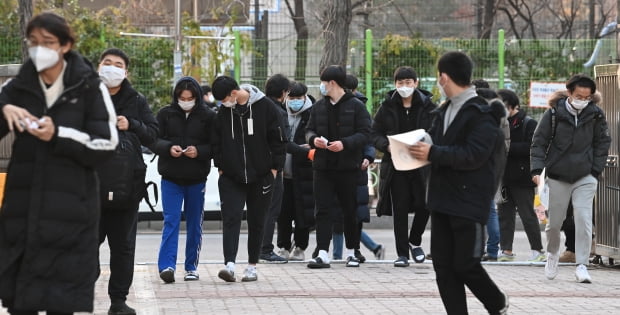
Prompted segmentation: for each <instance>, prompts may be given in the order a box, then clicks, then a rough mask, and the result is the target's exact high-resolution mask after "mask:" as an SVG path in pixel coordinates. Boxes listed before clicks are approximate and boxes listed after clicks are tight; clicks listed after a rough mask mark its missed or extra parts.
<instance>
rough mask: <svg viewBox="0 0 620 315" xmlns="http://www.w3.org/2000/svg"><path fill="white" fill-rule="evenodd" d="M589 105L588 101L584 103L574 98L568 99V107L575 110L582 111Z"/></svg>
mask: <svg viewBox="0 0 620 315" xmlns="http://www.w3.org/2000/svg"><path fill="white" fill-rule="evenodd" d="M589 103H590V101H585V100H576V99H574V98H572V97H571V98H570V105H571V106H572V107H573V108H575V109H576V110H582V109H584V108H585V107H586V106H588V104H589Z"/></svg>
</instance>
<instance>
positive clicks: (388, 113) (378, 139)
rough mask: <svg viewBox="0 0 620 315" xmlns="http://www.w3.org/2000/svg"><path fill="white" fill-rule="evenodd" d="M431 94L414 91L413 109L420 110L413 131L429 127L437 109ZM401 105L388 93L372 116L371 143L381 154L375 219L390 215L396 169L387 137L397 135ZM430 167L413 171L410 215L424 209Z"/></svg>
mask: <svg viewBox="0 0 620 315" xmlns="http://www.w3.org/2000/svg"><path fill="white" fill-rule="evenodd" d="M431 98H432V94H430V93H429V92H428V91H425V90H420V89H416V92H415V93H414V97H413V100H412V107H413V106H417V107H419V110H418V115H417V120H416V129H424V130H426V131H428V130H429V128H430V127H431V123H432V119H433V115H431V112H432V111H433V110H435V109H436V108H437V105H435V103H433V101H432V99H431ZM402 106H403V101H402V97H401V96H400V94H398V92H396V90H392V91H390V92H389V93H388V94H387V97H386V98H385V100H384V101H383V103H381V107H379V110H378V111H377V114H376V115H375V119H374V122H373V125H372V129H371V131H370V134H371V143H372V144H373V145H374V146H375V148H376V149H377V150H379V151H381V152H383V158H382V159H381V166H380V171H379V174H380V178H379V201H378V202H377V216H382V215H392V213H393V205H392V198H391V195H392V192H391V189H390V186H391V182H392V176H393V175H394V172H396V169H395V168H394V163H393V162H392V154H391V153H390V152H388V150H387V148H388V145H389V144H390V143H389V141H388V138H387V136H391V135H395V134H399V133H400V119H399V115H400V114H399V113H400V110H399V107H402ZM429 170H430V169H429V167H428V166H426V167H422V168H420V169H418V170H414V172H415V173H416V176H415V179H416V182H415V183H413V185H414V191H416V192H418V194H417V195H416V196H415V197H414V201H415V203H416V204H415V205H412V206H411V207H410V208H409V212H415V209H419V208H420V207H425V202H424V199H425V196H424V193H425V181H426V177H427V176H428V173H429Z"/></svg>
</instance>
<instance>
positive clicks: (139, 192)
mask: <svg viewBox="0 0 620 315" xmlns="http://www.w3.org/2000/svg"><path fill="white" fill-rule="evenodd" d="M128 68H129V57H128V56H127V54H125V52H123V51H122V50H120V49H118V48H110V49H107V50H105V51H104V52H103V53H102V54H101V56H100V57H99V67H98V71H99V76H100V77H101V81H103V83H104V84H105V85H106V87H107V88H108V91H109V92H110V97H111V98H112V102H113V103H114V109H115V110H116V114H117V116H116V128H117V129H118V133H119V140H120V143H121V144H122V145H119V147H118V148H117V150H118V151H119V152H117V153H116V154H117V156H118V158H117V157H115V158H112V159H110V161H108V162H106V163H105V164H101V165H99V166H98V167H97V172H98V174H99V179H100V190H101V202H102V204H101V223H100V225H99V242H100V244H101V243H103V241H105V239H106V238H107V239H108V246H109V247H110V281H109V283H108V295H109V296H110V300H111V302H112V303H111V306H110V309H109V310H108V314H110V315H113V314H116V315H120V314H135V313H136V311H135V310H134V309H133V308H131V307H129V306H127V304H126V303H125V301H126V299H127V294H129V287H131V283H132V280H133V271H134V256H135V251H136V230H137V225H138V208H139V205H140V200H141V199H142V197H143V195H144V189H145V187H144V179H145V176H146V164H144V160H143V158H142V145H144V146H149V145H151V144H152V143H153V142H154V141H155V140H156V139H157V132H158V127H157V120H155V116H153V113H152V112H151V109H150V108H149V104H148V103H147V101H146V98H145V97H144V95H142V94H140V93H138V92H137V91H136V90H135V89H134V88H133V87H132V86H131V83H129V80H127V78H126V74H127V69H128ZM125 152H127V155H130V156H129V157H126V156H127V155H126V154H125ZM127 158H130V160H129V161H127V160H126V159H127ZM128 167H129V168H128ZM124 170H128V171H127V172H125V171H124ZM125 177H128V178H125ZM118 183H121V184H118ZM125 183H129V184H128V185H125ZM116 189H119V190H126V191H128V194H127V195H126V196H127V198H124V196H125V195H123V194H120V193H118V191H117V190H116ZM115 192H116V194H115Z"/></svg>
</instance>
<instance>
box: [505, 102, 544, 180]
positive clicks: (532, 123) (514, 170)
mask: <svg viewBox="0 0 620 315" xmlns="http://www.w3.org/2000/svg"><path fill="white" fill-rule="evenodd" d="M526 117H528V116H527V114H526V113H525V112H524V111H518V112H517V113H516V114H515V115H513V116H512V117H509V118H508V123H509V125H510V150H508V160H507V161H506V171H505V172H504V185H506V186H510V187H534V182H532V176H531V175H530V147H531V146H532V137H533V136H534V130H535V129H536V125H537V124H538V123H537V122H536V120H534V119H531V118H528V119H526Z"/></svg>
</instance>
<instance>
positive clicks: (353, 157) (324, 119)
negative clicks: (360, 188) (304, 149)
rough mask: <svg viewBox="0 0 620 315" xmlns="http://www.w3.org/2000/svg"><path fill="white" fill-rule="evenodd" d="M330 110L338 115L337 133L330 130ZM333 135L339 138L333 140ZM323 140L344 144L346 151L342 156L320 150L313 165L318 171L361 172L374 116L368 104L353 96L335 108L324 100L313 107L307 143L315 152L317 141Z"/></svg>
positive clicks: (317, 151) (347, 94)
mask: <svg viewBox="0 0 620 315" xmlns="http://www.w3.org/2000/svg"><path fill="white" fill-rule="evenodd" d="M330 110H335V111H337V112H336V113H335V114H336V115H335V116H337V121H336V122H335V125H337V126H338V128H337V130H330V129H329V113H328V111H330ZM329 132H332V133H333V134H334V135H335V136H334V137H335V138H333V139H330V137H329ZM321 136H323V137H325V138H326V139H327V140H328V141H336V140H340V141H342V145H343V147H344V149H343V150H342V151H340V152H332V151H329V150H327V149H317V150H316V152H315V154H314V162H313V163H312V167H313V168H314V169H315V170H357V169H359V167H360V163H361V162H362V150H363V149H364V146H365V145H366V144H367V143H368V141H369V136H370V114H368V111H367V110H366V107H365V106H364V104H362V102H361V101H360V100H359V99H358V98H356V97H355V96H353V94H351V93H349V92H347V93H345V94H344V95H343V96H342V97H341V98H340V100H338V103H336V104H334V105H332V104H331V103H330V100H329V98H328V97H324V98H322V99H320V100H318V101H317V102H316V103H315V104H314V105H313V106H312V109H311V112H310V121H309V122H308V126H307V127H306V139H307V140H308V144H310V146H311V147H313V148H314V138H316V137H321ZM332 162H333V163H332Z"/></svg>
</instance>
